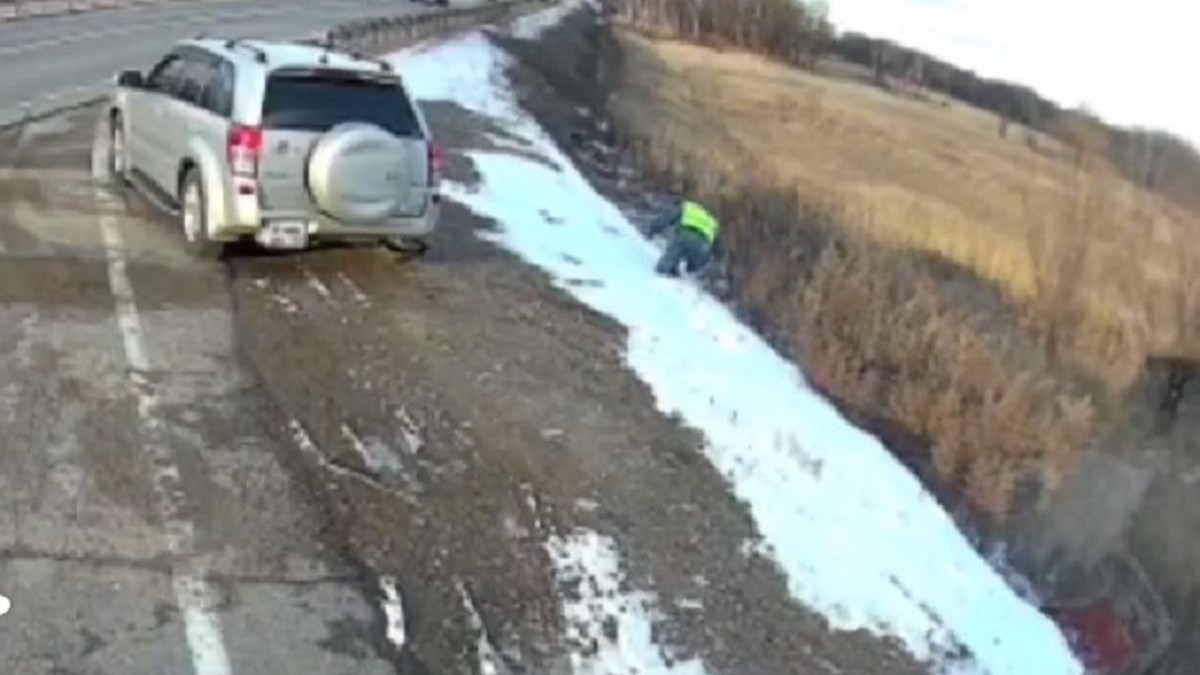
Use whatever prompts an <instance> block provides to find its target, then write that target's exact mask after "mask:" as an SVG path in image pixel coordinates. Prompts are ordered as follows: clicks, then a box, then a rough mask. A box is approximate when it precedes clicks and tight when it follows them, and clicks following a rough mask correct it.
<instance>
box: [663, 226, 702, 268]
mask: <svg viewBox="0 0 1200 675" xmlns="http://www.w3.org/2000/svg"><path fill="white" fill-rule="evenodd" d="M711 258H712V243H711V242H709V241H708V239H706V238H705V237H704V235H702V234H700V233H699V232H697V231H696V230H693V229H692V228H690V227H676V228H675V229H674V230H673V231H672V232H671V239H670V241H668V242H667V248H666V250H665V251H663V254H662V257H661V258H659V259H658V265H656V266H655V268H654V269H655V271H656V272H658V273H659V274H665V275H668V276H672V277H677V276H679V263H684V264H685V265H686V266H687V271H688V273H689V274H695V273H696V272H697V271H699V270H700V269H701V268H702V267H704V266H705V265H707V264H708V261H709V259H711Z"/></svg>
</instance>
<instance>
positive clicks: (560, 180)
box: [394, 20, 1082, 675]
mask: <svg viewBox="0 0 1200 675" xmlns="http://www.w3.org/2000/svg"><path fill="white" fill-rule="evenodd" d="M546 22H547V21H545V20H543V21H538V20H533V21H530V22H526V24H525V26H524V28H523V30H525V31H527V32H528V34H533V33H536V32H537V29H538V28H540V27H541V26H544V25H545V23H546ZM507 58H508V57H507V56H506V55H505V54H504V53H503V52H502V51H500V50H499V49H497V48H495V47H494V46H493V45H492V44H491V43H490V42H489V41H488V39H487V38H486V37H485V36H483V35H482V34H478V33H476V34H471V35H468V36H465V37H462V38H459V39H455V40H453V41H450V42H447V43H443V44H441V45H437V46H434V47H431V48H427V49H424V50H419V51H413V52H406V53H403V54H400V55H397V56H396V57H395V59H394V62H395V64H396V65H397V67H398V68H399V70H400V72H401V73H402V74H403V76H404V78H405V80H406V82H407V83H408V86H409V88H410V89H411V91H412V92H413V95H414V96H416V97H417V98H418V99H422V100H444V101H453V102H455V103H457V104H459V105H461V106H463V107H465V108H468V109H470V110H472V111H474V112H476V113H479V114H481V115H485V116H487V117H489V118H492V120H493V121H494V122H495V123H497V124H499V125H500V126H501V127H503V128H504V129H505V130H506V132H507V133H508V134H511V135H512V136H513V137H516V138H520V139H523V141H524V142H525V144H526V145H527V147H526V148H525V149H524V150H523V151H522V155H525V154H526V153H530V152H532V153H534V154H536V155H539V156H541V157H544V158H546V159H548V160H549V162H548V163H543V162H538V161H531V160H529V159H526V158H523V157H522V156H516V155H513V154H507V153H504V152H499V151H498V152H475V153H472V155H471V159H472V161H473V162H474V164H475V167H476V169H477V170H478V172H479V174H480V175H481V176H482V181H481V183H480V184H479V185H476V186H466V185H458V184H450V185H448V186H447V190H446V192H447V195H448V196H449V197H450V198H452V199H454V200H456V201H459V202H461V203H463V204H464V205H466V206H467V207H468V208H470V209H471V210H473V211H475V212H477V213H479V214H480V215H483V216H486V217H489V218H491V219H494V220H495V221H496V222H497V224H498V228H497V230H496V232H495V233H493V234H490V235H488V236H489V238H491V239H493V240H494V241H495V242H496V243H497V244H499V245H500V246H502V247H504V248H506V249H508V250H510V251H512V252H514V253H515V254H517V255H519V256H520V257H522V258H523V259H525V260H526V261H528V262H529V263H531V264H533V265H535V266H537V267H539V268H541V269H542V270H544V271H545V272H546V273H548V274H549V275H550V276H551V277H552V278H553V279H555V280H556V283H558V285H559V286H560V287H562V288H563V289H565V290H566V291H567V292H568V293H570V294H572V295H573V296H575V297H577V298H578V299H579V300H580V301H582V302H583V303H585V304H587V305H589V306H590V307H592V308H594V309H596V310H598V311H600V312H602V313H604V314H607V315H609V316H611V317H613V318H614V319H616V320H617V321H619V322H620V323H621V324H623V325H624V326H626V327H627V328H628V335H629V338H628V345H627V360H628V363H629V365H630V367H631V368H633V369H634V371H635V372H637V373H638V374H639V376H640V377H641V378H642V379H643V380H644V381H645V382H646V383H647V384H648V385H649V386H650V387H651V389H652V390H653V392H654V395H655V397H656V399H657V402H658V405H659V407H660V408H661V409H662V411H663V412H667V413H677V414H679V415H680V416H681V417H682V418H683V419H684V420H686V421H687V423H688V424H690V425H692V426H694V427H695V428H697V429H699V430H700V431H701V432H703V434H704V436H705V437H706V439H707V444H706V445H705V447H704V450H703V451H704V452H705V454H706V456H707V459H708V460H709V461H710V462H712V464H713V465H714V466H715V467H717V469H719V470H720V472H721V473H722V474H723V475H724V476H725V477H726V479H727V480H728V483H729V486H730V489H731V490H732V491H733V492H734V493H735V494H736V495H737V496H738V497H739V498H740V499H741V500H743V501H744V502H745V503H746V504H747V506H748V508H749V509H750V511H751V513H752V514H753V517H754V519H755V522H756V526H757V529H758V532H759V533H760V535H761V541H760V542H757V543H755V545H756V546H758V547H759V548H760V550H762V551H763V552H764V553H765V554H766V555H768V556H769V557H770V558H772V559H773V560H775V561H776V562H777V563H778V565H779V566H780V568H781V569H782V570H784V572H785V573H786V575H787V577H788V579H789V586H790V590H791V593H792V595H793V597H794V598H795V599H796V600H797V601H799V602H801V603H804V604H805V605H808V606H810V607H812V608H814V609H815V610H817V611H819V612H821V613H822V614H824V615H825V616H826V617H828V618H829V620H830V622H831V624H832V625H833V626H834V627H835V628H839V629H847V630H848V629H857V628H865V629H868V630H870V631H873V632H875V633H877V634H879V635H887V636H894V637H896V638H898V639H899V640H900V641H901V642H902V643H903V644H904V645H906V647H907V648H908V649H909V650H910V651H911V652H912V653H913V654H914V655H915V656H916V657H918V658H921V659H924V660H928V661H930V662H931V663H935V664H937V665H938V670H940V671H943V672H948V673H979V674H984V673H989V674H994V675H1001V674H1003V675H1042V674H1044V675H1059V674H1063V675H1067V674H1073V673H1081V672H1082V667H1081V666H1080V664H1079V663H1078V662H1077V661H1076V659H1075V658H1074V656H1073V655H1072V654H1071V652H1070V649H1069V647H1068V645H1067V643H1066V641H1065V640H1064V638H1063V637H1062V635H1061V634H1060V633H1059V631H1058V629H1057V628H1056V627H1055V625H1054V624H1053V623H1052V622H1051V621H1050V620H1049V619H1047V618H1046V617H1044V616H1043V615H1042V614H1041V613H1040V612H1039V611H1037V610H1036V609H1035V608H1034V607H1032V606H1030V605H1028V604H1027V603H1026V602H1024V601H1023V600H1022V599H1021V598H1020V597H1019V596H1018V595H1017V594H1016V593H1014V592H1013V591H1012V590H1011V589H1010V588H1009V587H1008V586H1007V585H1006V583H1005V582H1004V580H1003V579H1002V578H1001V577H1000V575H999V574H997V573H996V572H995V571H994V570H993V569H992V568H991V567H990V566H989V564H988V563H987V562H986V561H985V560H983V559H982V558H981V557H980V556H979V555H977V554H976V552H975V551H974V550H973V549H972V547H971V546H970V544H969V543H968V542H967V540H966V539H965V538H964V537H963V536H962V534H961V533H960V532H959V531H958V529H957V528H956V527H955V525H954V523H953V522H952V521H951V519H950V518H949V517H948V516H947V514H946V513H945V512H944V511H943V510H942V509H941V507H940V506H939V504H938V503H937V502H936V501H935V500H934V498H933V497H932V496H931V495H930V494H928V493H927V492H926V491H925V490H924V489H923V487H922V486H921V484H920V483H919V482H918V481H917V480H916V478H915V477H914V476H912V475H911V474H910V473H909V472H908V471H907V469H905V468H904V467H903V466H902V465H901V464H900V463H898V462H897V461H896V460H895V459H893V457H892V456H891V454H889V453H888V451H887V450H886V448H884V447H883V446H882V445H881V444H880V443H879V441H878V440H877V439H875V438H874V437H872V436H870V435H869V434H867V433H865V432H863V431H861V430H859V429H857V428H855V427H854V426H852V425H851V424H850V423H848V422H847V421H846V420H844V419H843V418H842V417H841V416H840V415H839V414H838V412H837V411H836V410H835V409H834V408H833V407H832V406H831V405H830V404H829V403H827V402H826V401H824V400H823V399H821V398H820V397H819V396H818V395H817V394H816V393H814V392H813V391H812V390H811V389H810V388H809V387H808V386H807V385H806V383H805V381H804V378H803V376H802V375H801V373H800V372H798V371H797V369H796V368H795V367H794V366H793V365H791V364H790V363H788V362H787V361H786V360H784V359H783V358H781V357H780V356H779V355H777V354H776V353H775V352H774V351H772V349H771V348H770V347H769V346H768V345H767V344H766V343H765V342H764V341H763V340H761V339H759V338H758V337H757V336H756V335H755V334H754V333H753V332H752V331H751V330H750V329H749V328H748V327H746V326H745V325H743V324H741V323H740V322H739V321H738V320H737V319H736V317H734V316H733V315H732V314H731V313H730V312H729V311H728V310H727V309H726V308H725V307H724V306H722V305H721V304H720V303H718V302H717V301H715V300H714V299H712V298H710V297H709V296H707V295H705V294H703V293H702V292H700V291H698V290H697V289H696V288H695V287H693V286H692V285H690V284H688V283H686V282H680V281H678V280H670V279H664V278H660V277H658V276H656V275H655V274H654V273H653V267H654V262H655V259H656V257H657V254H658V249H657V248H656V247H654V246H653V245H652V244H651V243H649V242H647V241H646V240H645V239H644V238H643V237H642V235H641V234H640V232H639V231H638V230H637V229H636V228H635V227H634V226H633V225H632V224H631V223H629V222H628V221H627V220H626V219H625V217H624V216H623V215H622V214H621V212H620V211H619V210H618V209H617V208H616V207H615V206H614V205H613V204H611V203H609V202H608V201H606V200H605V199H604V198H603V197H601V196H600V195H598V194H596V192H595V191H594V190H593V189H592V188H591V187H590V185H589V184H588V182H587V181H586V180H585V178H584V177H583V176H582V175H581V174H580V173H579V172H578V171H577V170H576V169H575V168H574V167H573V165H572V163H571V161H570V159H569V158H568V157H567V156H566V155H565V154H564V153H563V152H561V151H560V150H559V149H558V148H557V147H556V146H555V144H554V142H553V141H552V140H551V139H550V137H549V136H548V135H547V134H546V133H545V131H544V130H543V129H541V128H540V127H539V125H538V124H537V123H536V122H535V121H534V120H533V119H532V118H531V116H530V115H529V114H527V113H526V112H525V111H523V110H522V109H521V108H520V107H519V105H518V104H517V103H516V101H515V98H514V96H513V95H512V94H511V93H510V90H509V86H508V82H507V80H506V76H505V74H504V71H505V66H506V64H507ZM504 144H511V139H504V140H503V141H500V142H499V143H498V146H497V147H504ZM554 166H557V167H560V168H561V170H559V171H556V170H555V169H554V168H552V167H554ZM581 280H582V281H586V282H587V283H579V282H580V281H581ZM568 282H571V283H568ZM605 564H606V565H607V564H608V563H605ZM964 654H969V655H970V656H969V657H966V658H964V657H963V655H964ZM657 664H658V662H656V661H655V660H654V659H653V658H650V657H649V656H648V657H647V658H646V659H645V660H643V661H642V662H641V665H642V667H643V670H642V671H641V672H650V673H659V674H662V673H665V672H667V671H666V670H665V668H664V667H663V666H661V665H657ZM597 672H599V671H597Z"/></svg>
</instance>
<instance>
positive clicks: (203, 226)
mask: <svg viewBox="0 0 1200 675" xmlns="http://www.w3.org/2000/svg"><path fill="white" fill-rule="evenodd" d="M107 122H108V132H109V138H110V141H111V143H110V151H109V170H110V172H111V173H112V174H113V175H114V176H115V177H116V178H117V179H118V180H119V181H120V182H121V183H123V184H132V185H134V186H135V187H138V188H140V189H141V191H142V192H144V193H146V194H147V195H148V196H150V197H151V198H152V199H153V200H154V201H156V202H157V203H158V204H160V205H162V206H164V207H165V208H166V209H167V210H169V211H170V212H172V213H174V214H175V215H176V216H177V217H178V220H179V224H180V227H181V229H182V230H183V234H184V238H185V240H186V244H187V246H188V248H189V249H190V250H191V251H192V252H194V253H196V254H198V255H202V256H214V255H218V254H219V253H220V252H221V251H222V250H223V249H224V245H225V244H226V243H227V242H231V241H237V240H243V239H250V238H253V239H255V240H257V241H258V242H259V244H261V245H263V246H265V247H268V248H280V249H303V248H306V247H308V246H309V245H310V244H311V243H312V242H315V241H322V240H324V241H356V242H369V243H383V244H388V245H390V246H393V247H397V248H400V249H403V250H412V251H424V250H425V246H426V245H425V238H426V237H427V236H428V235H429V234H430V233H431V232H432V231H433V229H434V227H435V226H436V223H437V218H438V212H439V197H438V183H439V181H440V173H441V164H442V157H441V151H440V149H439V147H438V146H437V144H436V143H435V142H434V141H433V139H432V138H431V136H430V133H429V128H428V126H427V124H426V122H425V119H424V117H423V116H422V114H421V111H420V109H419V108H418V107H417V105H416V104H415V103H414V102H413V101H412V99H411V98H410V97H409V95H408V93H407V91H406V90H405V88H404V84H403V82H402V80H401V79H400V77H399V76H398V75H397V74H396V73H395V72H393V70H392V68H391V67H390V66H389V65H388V64H387V63H386V62H383V61H378V60H374V59H369V58H363V57H360V56H358V55H355V54H348V53H343V52H338V51H335V50H333V49H329V48H327V47H326V46H322V45H318V44H308V43H297V42H268V41H260V40H241V39H215V38H196V39H192V40H185V41H183V42H180V43H178V44H176V45H175V46H174V47H173V48H171V49H170V50H169V51H168V52H167V53H166V54H165V55H164V56H163V58H162V59H161V60H160V61H159V62H158V63H157V64H155V65H154V66H153V67H151V68H150V70H149V71H148V72H146V73H145V74H143V73H142V72H140V71H136V70H128V71H124V72H122V73H120V74H119V75H118V77H117V81H116V90H115V92H114V93H113V96H112V98H111V102H110V105H109V108H108V109H107Z"/></svg>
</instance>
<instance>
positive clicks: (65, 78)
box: [0, 0, 476, 125]
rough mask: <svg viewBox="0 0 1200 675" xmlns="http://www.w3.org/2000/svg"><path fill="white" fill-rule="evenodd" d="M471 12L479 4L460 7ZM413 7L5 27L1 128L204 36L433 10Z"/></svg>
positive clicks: (308, 28) (261, 3)
mask: <svg viewBox="0 0 1200 675" xmlns="http://www.w3.org/2000/svg"><path fill="white" fill-rule="evenodd" d="M452 4H454V5H456V6H467V5H473V4H476V2H475V0H457V1H456V2H453V3H452ZM436 10H437V8H436V7H434V6H431V5H425V4H417V3H414V2H411V1H409V0H316V1H313V2H296V3H293V2H284V1H282V0H230V1H221V0H201V1H196V2H179V3H174V4H168V5H147V6H142V7H131V8H128V9H120V10H107V11H101V12H94V13H87V14H79V15H73V16H60V17H46V18H38V19H33V20H28V21H18V22H12V23H0V62H3V63H4V64H5V67H4V68H3V70H2V71H0V125H4V124H5V123H11V122H13V121H15V120H19V119H20V118H21V116H22V115H23V114H24V111H25V109H26V107H27V106H28V108H29V109H30V110H31V111H32V112H33V113H34V114H37V113H38V112H40V111H43V110H46V109H49V108H52V107H55V106H58V105H62V104H65V103H71V102H75V101H81V100H84V99H86V98H89V97H94V96H98V95H102V94H103V93H104V92H105V91H106V89H107V86H108V84H109V83H110V82H111V80H112V78H113V76H114V75H115V74H116V73H117V71H119V70H121V69H122V68H146V67H149V66H150V65H152V64H153V63H154V61H155V60H156V59H157V58H158V57H159V56H160V55H161V53H162V50H163V49H164V47H165V46H166V45H168V44H169V43H170V41H172V40H176V39H181V38H186V37H190V36H193V35H196V34H199V33H202V32H207V33H210V34H218V35H230V36H239V37H250V36H257V37H268V38H271V37H291V36H297V35H304V34H307V33H310V32H312V31H317V30H323V29H325V28H327V27H329V26H330V25H331V24H333V23H336V22H338V21H343V20H347V19H353V18H362V17H370V16H387V15H399V14H415V13H422V12H430V11H436Z"/></svg>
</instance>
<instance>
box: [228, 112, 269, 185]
mask: <svg viewBox="0 0 1200 675" xmlns="http://www.w3.org/2000/svg"><path fill="white" fill-rule="evenodd" d="M262 145H263V134H262V129H259V128H258V127H247V126H243V125H241V124H235V125H233V126H232V127H230V129H229V137H228V139H227V142H226V147H225V152H226V157H227V158H228V160H229V168H230V170H232V171H233V174H234V175H235V176H255V175H257V174H258V158H259V156H260V155H261V154H262Z"/></svg>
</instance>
